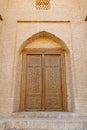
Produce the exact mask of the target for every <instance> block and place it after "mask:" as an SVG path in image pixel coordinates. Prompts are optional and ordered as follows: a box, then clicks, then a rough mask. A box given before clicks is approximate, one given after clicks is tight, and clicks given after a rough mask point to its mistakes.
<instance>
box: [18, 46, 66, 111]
mask: <svg viewBox="0 0 87 130" xmlns="http://www.w3.org/2000/svg"><path fill="white" fill-rule="evenodd" d="M27 54H60V55H61V84H62V100H63V111H67V88H66V67H65V50H63V49H27V48H26V49H24V50H23V51H22V76H21V87H20V106H19V111H24V105H25V94H26V90H25V88H26V71H25V70H26V69H25V68H26V55H27Z"/></svg>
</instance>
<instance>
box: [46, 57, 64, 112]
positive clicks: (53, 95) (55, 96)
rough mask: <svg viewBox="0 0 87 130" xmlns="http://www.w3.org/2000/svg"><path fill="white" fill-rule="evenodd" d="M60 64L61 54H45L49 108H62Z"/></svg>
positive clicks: (47, 104)
mask: <svg viewBox="0 0 87 130" xmlns="http://www.w3.org/2000/svg"><path fill="white" fill-rule="evenodd" d="M60 65H61V56H60V55H45V104H46V106H45V107H46V109H48V110H51V109H52V110H61V109H62V92H61V91H62V90H61V89H62V88H61V87H62V86H61V67H60Z"/></svg>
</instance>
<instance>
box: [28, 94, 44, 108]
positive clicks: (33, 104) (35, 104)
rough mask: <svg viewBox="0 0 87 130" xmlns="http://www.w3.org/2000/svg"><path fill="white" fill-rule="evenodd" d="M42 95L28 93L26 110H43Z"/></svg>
mask: <svg viewBox="0 0 87 130" xmlns="http://www.w3.org/2000/svg"><path fill="white" fill-rule="evenodd" d="M41 107H42V106H41V95H28V96H27V98H26V104H25V110H37V109H39V110H41Z"/></svg>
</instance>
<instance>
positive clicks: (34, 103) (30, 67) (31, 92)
mask: <svg viewBox="0 0 87 130" xmlns="http://www.w3.org/2000/svg"><path fill="white" fill-rule="evenodd" d="M41 78H42V77H41V55H27V70H26V97H25V109H26V110H27V109H32V110H33V109H41V101H42V99H41V96H42V79H41Z"/></svg>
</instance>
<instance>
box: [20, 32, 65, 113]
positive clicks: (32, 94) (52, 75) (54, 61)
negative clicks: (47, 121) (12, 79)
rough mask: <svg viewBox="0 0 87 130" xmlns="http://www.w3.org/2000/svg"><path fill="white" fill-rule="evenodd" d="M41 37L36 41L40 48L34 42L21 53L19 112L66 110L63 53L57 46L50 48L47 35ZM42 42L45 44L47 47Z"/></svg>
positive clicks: (60, 47)
mask: <svg viewBox="0 0 87 130" xmlns="http://www.w3.org/2000/svg"><path fill="white" fill-rule="evenodd" d="M42 34H43V35H42V36H40V37H38V38H36V40H37V39H38V40H37V41H39V47H40V48H38V47H37V46H38V42H36V40H35V43H34V41H32V42H31V43H30V44H26V45H27V46H26V47H25V48H24V49H23V53H22V54H23V67H22V88H21V100H20V110H21V111H30V110H56V111H64V110H67V98H66V82H65V63H64V60H65V56H64V55H65V51H64V48H63V47H62V45H61V43H60V42H59V44H58V43H57V46H55V47H52V45H50V44H51V42H52V41H51V40H52V39H51V40H50V39H49V35H47V34H48V33H45V32H43V33H42ZM40 35H41V33H40ZM36 36H37V35H36ZM47 36H48V37H47ZM40 38H41V39H40ZM33 39H34V37H33ZM47 39H49V40H47ZM54 39H56V38H54ZM54 39H53V44H54V42H55V41H54ZM43 41H44V42H43ZM45 41H49V45H47V44H46V43H45ZM42 43H43V44H42ZM55 43H56V42H55ZM31 44H32V45H31ZM40 44H41V46H40ZM45 44H46V45H47V47H46V46H45V47H44V45H45ZM34 45H35V46H34Z"/></svg>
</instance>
